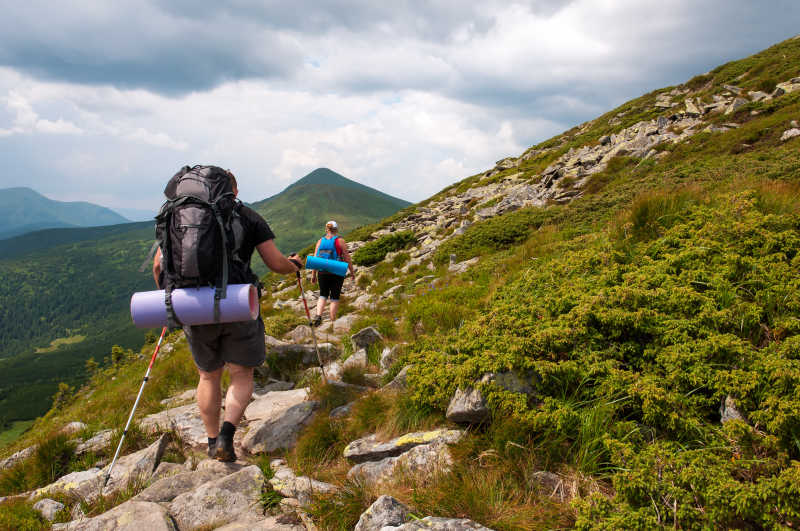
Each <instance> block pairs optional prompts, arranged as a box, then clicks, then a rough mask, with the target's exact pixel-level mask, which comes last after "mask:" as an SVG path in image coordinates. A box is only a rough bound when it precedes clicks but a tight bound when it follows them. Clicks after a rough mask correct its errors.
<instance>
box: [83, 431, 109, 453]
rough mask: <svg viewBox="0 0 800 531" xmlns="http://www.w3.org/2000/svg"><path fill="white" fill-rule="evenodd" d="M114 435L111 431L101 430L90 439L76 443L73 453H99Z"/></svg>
mask: <svg viewBox="0 0 800 531" xmlns="http://www.w3.org/2000/svg"><path fill="white" fill-rule="evenodd" d="M113 434H114V431H113V430H103V431H99V432H97V433H95V434H94V435H93V436H92V437H91V438H90V439H87V440H86V441H84V442H82V443H78V446H76V447H75V453H76V454H77V455H82V454H85V453H87V452H100V451H102V450H104V449H105V448H107V447H108V445H109V444H111V437H112V435H113Z"/></svg>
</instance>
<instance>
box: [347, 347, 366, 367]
mask: <svg viewBox="0 0 800 531" xmlns="http://www.w3.org/2000/svg"><path fill="white" fill-rule="evenodd" d="M367 363H368V360H367V351H366V349H363V348H360V349H358V350H357V351H355V352H354V353H353V355H352V356H350V357H349V358H347V359H346V360H344V363H343V364H342V368H343V369H350V368H356V367H359V368H364V367H366V366H367Z"/></svg>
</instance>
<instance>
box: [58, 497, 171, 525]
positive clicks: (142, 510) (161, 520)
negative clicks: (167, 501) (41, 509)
mask: <svg viewBox="0 0 800 531" xmlns="http://www.w3.org/2000/svg"><path fill="white" fill-rule="evenodd" d="M53 529H56V527H55V526H53ZM58 529H63V530H67V531H77V530H80V531H143V530H145V529H146V530H147V531H177V528H176V527H175V524H174V523H173V522H172V518H170V515H169V513H168V512H167V510H166V509H165V508H164V507H162V506H161V505H159V504H157V503H152V502H142V501H134V500H128V501H126V502H125V503H123V504H120V505H118V506H116V507H114V508H113V509H111V510H110V511H108V512H105V513H103V514H101V515H100V516H96V517H94V518H89V519H84V520H75V521H72V522H69V523H68V524H65V525H63V526H59V527H58Z"/></svg>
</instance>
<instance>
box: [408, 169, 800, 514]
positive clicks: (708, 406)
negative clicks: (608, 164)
mask: <svg viewBox="0 0 800 531" xmlns="http://www.w3.org/2000/svg"><path fill="white" fill-rule="evenodd" d="M793 190H794V191H793ZM787 194H788V195H789V196H788V197H787ZM798 199H800V197H798V193H797V187H794V186H790V185H786V186H781V187H772V188H770V187H761V188H758V189H754V190H749V191H744V192H739V193H735V194H730V193H729V194H722V195H719V196H711V197H704V196H702V195H700V194H696V193H694V192H692V191H686V192H685V193H682V192H675V193H669V194H650V195H648V196H646V197H645V198H642V199H640V200H638V201H636V202H635V204H634V206H633V208H632V209H631V213H630V214H629V215H628V216H626V217H625V218H624V219H623V223H624V224H625V225H627V226H628V233H627V235H625V234H623V235H620V234H618V233H616V234H615V233H614V231H610V234H612V236H613V237H622V238H625V239H626V243H627V246H628V247H627V248H626V251H627V254H626V256H624V259H622V260H621V259H620V258H621V257H620V253H619V251H618V249H617V243H618V242H617V241H616V240H614V239H607V238H606V237H605V236H603V235H602V233H599V234H598V235H597V236H594V237H593V238H592V239H591V240H583V241H581V242H580V245H575V243H574V242H565V243H564V244H563V245H562V247H561V249H560V251H559V252H551V253H549V254H548V255H547V256H542V257H539V259H538V260H537V262H536V264H535V266H533V267H528V268H522V269H521V270H520V271H519V272H518V273H517V275H516V277H515V278H514V280H511V281H509V282H507V284H504V285H502V286H500V287H499V288H498V289H497V292H496V293H495V294H494V295H493V297H492V299H490V301H488V302H487V304H486V308H485V309H484V310H482V311H480V312H479V313H476V315H475V317H474V318H473V319H467V320H465V322H464V324H463V325H462V326H461V328H460V329H459V331H458V333H450V334H439V335H434V336H429V337H426V338H424V339H423V340H420V341H417V342H416V344H414V345H412V346H411V348H410V349H409V350H410V352H409V353H408V354H407V358H408V360H409V361H410V362H411V363H412V364H413V365H412V369H411V370H410V372H409V376H408V381H409V385H410V388H411V389H412V398H413V400H414V401H415V402H417V403H418V404H420V405H427V406H429V407H432V408H438V409H439V410H444V409H445V408H446V407H447V404H448V402H449V400H450V398H451V397H452V396H453V393H454V392H455V390H456V388H457V387H459V386H463V385H467V384H473V383H474V382H475V381H476V380H478V379H479V378H480V377H481V375H483V374H485V373H486V372H492V371H494V372H501V371H507V370H515V371H517V372H518V373H521V374H532V375H534V378H532V380H531V381H532V383H533V385H534V387H535V391H536V393H535V396H536V398H535V399H533V400H528V399H527V398H526V397H525V396H524V395H520V394H515V393H511V392H508V391H504V390H503V389H500V388H497V387H494V386H491V385H489V384H481V386H480V387H481V389H482V391H483V393H484V396H485V398H486V400H487V402H488V403H489V404H490V407H491V408H492V410H493V413H494V416H495V417H503V416H506V415H508V416H510V417H512V418H513V419H515V422H516V425H517V429H518V430H519V432H521V433H528V434H530V438H531V441H532V444H534V445H535V446H536V447H537V448H538V450H537V453H538V455H540V456H541V457H542V458H543V459H546V460H547V461H549V462H551V463H559V464H561V465H560V466H566V467H569V469H574V470H576V471H578V472H580V473H584V474H591V475H593V476H595V477H599V478H606V479H607V480H608V481H610V482H611V483H612V484H613V489H612V490H613V492H614V494H613V495H610V496H605V495H602V496H596V497H589V498H587V499H586V500H584V501H582V502H580V503H578V512H579V514H578V527H579V528H589V527H592V526H601V527H603V528H618V527H626V526H629V525H641V526H643V527H650V526H651V525H657V524H659V523H660V525H666V526H670V527H671V526H676V527H683V528H705V527H715V526H719V527H721V528H763V527H781V526H789V527H794V526H795V525H796V524H797V523H798V521H800V497H798V496H797V493H798V490H800V487H798V485H800V482H798V478H799V477H800V472H798V471H799V470H800V468H799V467H798V465H797V460H798V459H800V398H798V397H800V355H798V354H797V353H798V352H800V275H798V270H800V224H798V222H797V214H796V210H795V211H792V205H793V204H794V205H796V204H797V203H798ZM795 208H796V207H795ZM606 234H609V233H606ZM454 296H455V294H453V295H450V296H447V297H443V298H442V300H440V301H439V302H440V303H444V300H449V299H452V298H453V297H454ZM425 306H426V305H424V304H421V303H420V307H419V308H418V309H416V311H418V312H419V309H420V308H424V307H425ZM413 311H415V308H414V306H413V301H412V305H411V308H410V310H409V314H410V315H411V312H413ZM409 321H411V319H409ZM429 322H431V323H437V319H435V318H432V319H430V320H429ZM728 396H731V397H733V398H734V399H735V401H736V403H737V406H738V408H739V409H740V410H741V411H742V412H743V414H744V416H745V418H746V419H747V420H748V422H749V423H750V424H749V425H748V424H746V423H743V422H736V421H734V422H730V423H727V424H725V425H724V426H721V425H720V414H719V408H720V404H721V403H723V402H724V400H725V399H726V397H728ZM632 523H633V524H632Z"/></svg>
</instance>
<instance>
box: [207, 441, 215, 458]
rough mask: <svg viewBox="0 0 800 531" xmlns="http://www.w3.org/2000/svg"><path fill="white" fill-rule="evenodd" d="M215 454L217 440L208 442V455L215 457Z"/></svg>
mask: <svg viewBox="0 0 800 531" xmlns="http://www.w3.org/2000/svg"><path fill="white" fill-rule="evenodd" d="M216 455H217V441H214V442H210V443H208V457H212V458H213V457H216Z"/></svg>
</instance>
